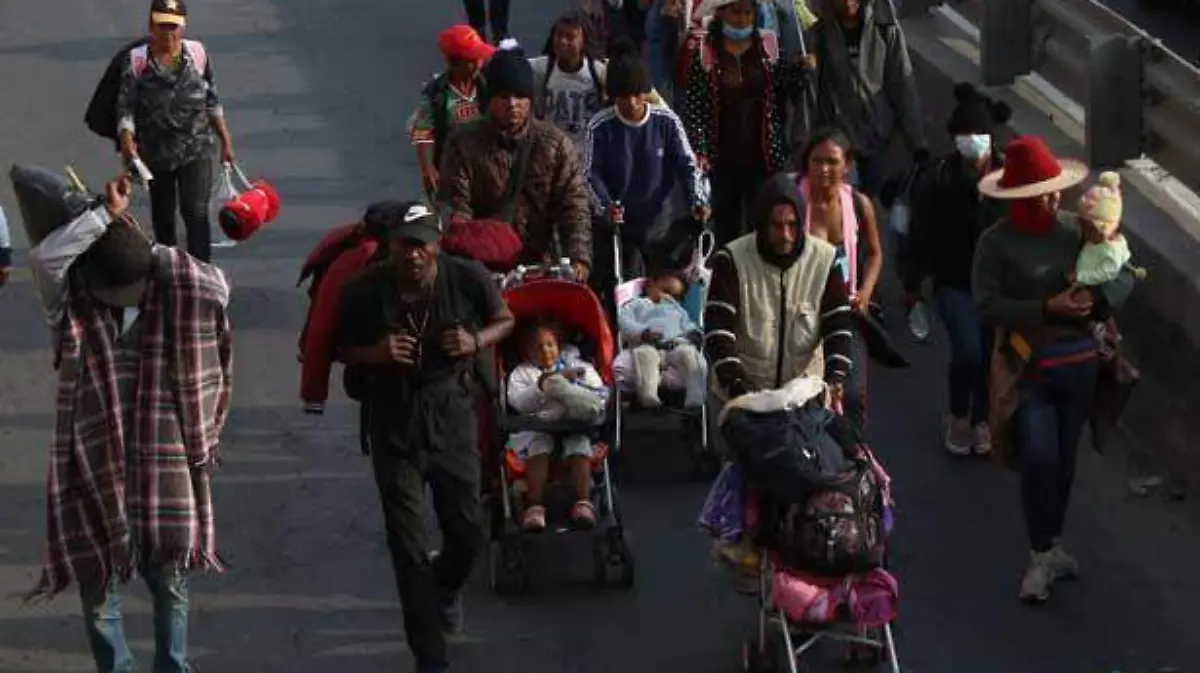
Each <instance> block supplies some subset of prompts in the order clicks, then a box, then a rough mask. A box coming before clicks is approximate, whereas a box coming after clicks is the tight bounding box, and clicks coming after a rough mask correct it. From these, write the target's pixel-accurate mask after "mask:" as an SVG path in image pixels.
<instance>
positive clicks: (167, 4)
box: [150, 0, 187, 26]
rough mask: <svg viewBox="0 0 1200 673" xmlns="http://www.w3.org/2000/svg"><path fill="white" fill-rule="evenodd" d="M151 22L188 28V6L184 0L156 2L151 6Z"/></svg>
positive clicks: (161, 0) (156, 0) (159, 0)
mask: <svg viewBox="0 0 1200 673" xmlns="http://www.w3.org/2000/svg"><path fill="white" fill-rule="evenodd" d="M150 22H151V23H166V24H171V25H175V26H186V25H187V5H185V4H183V0H154V2H152V3H151V4H150Z"/></svg>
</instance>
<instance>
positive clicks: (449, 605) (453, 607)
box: [438, 593, 466, 636]
mask: <svg viewBox="0 0 1200 673" xmlns="http://www.w3.org/2000/svg"><path fill="white" fill-rule="evenodd" d="M438 609H439V611H440V613H439V615H438V616H439V617H440V618H441V620H442V631H443V632H444V633H445V634H446V635H449V636H456V635H458V634H460V633H462V632H463V631H464V630H466V618H465V617H464V616H463V600H462V593H454V594H451V595H449V596H446V597H444V598H443V599H442V600H441V603H440V604H439V605H438Z"/></svg>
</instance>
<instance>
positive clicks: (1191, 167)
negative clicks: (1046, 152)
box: [901, 0, 1200, 191]
mask: <svg viewBox="0 0 1200 673" xmlns="http://www.w3.org/2000/svg"><path fill="white" fill-rule="evenodd" d="M938 5H947V6H949V7H951V8H952V9H954V11H956V12H958V13H959V14H961V15H962V16H963V17H965V18H966V19H967V20H968V21H970V22H971V23H972V24H974V25H975V26H978V27H979V31H980V45H979V47H980V58H981V62H982V71H983V73H982V74H983V84H985V85H987V86H1001V85H1011V84H1013V83H1014V82H1015V81H1016V79H1017V78H1018V77H1020V76H1023V75H1029V74H1032V73H1037V74H1038V75H1041V76H1042V77H1043V78H1045V79H1046V81H1048V82H1050V83H1051V84H1053V85H1054V86H1055V87H1057V88H1058V89H1059V90H1061V91H1062V92H1063V93H1064V94H1066V95H1067V97H1069V98H1071V99H1073V100H1075V101H1076V102H1078V103H1079V104H1080V105H1082V106H1083V108H1084V109H1085V111H1086V113H1085V119H1084V123H1085V127H1086V133H1085V135H1086V138H1087V142H1086V144H1087V154H1088V159H1089V161H1090V163H1091V164H1092V165H1093V166H1094V167H1096V168H1118V167H1121V166H1122V165H1123V164H1124V163H1125V162H1126V161H1128V160H1131V159H1137V158H1141V157H1142V156H1146V157H1148V158H1150V159H1152V160H1153V161H1154V162H1155V163H1157V164H1158V165H1160V166H1162V167H1163V169H1165V170H1166V171H1167V172H1168V173H1170V174H1171V175H1173V176H1174V177H1175V178H1176V179H1177V180H1179V181H1180V182H1183V183H1184V184H1186V185H1187V186H1188V187H1190V188H1192V189H1193V190H1194V191H1200V69H1198V68H1197V67H1196V66H1194V65H1192V64H1191V63H1189V62H1188V61H1187V60H1185V59H1183V58H1181V57H1180V56H1179V55H1178V54H1176V53H1174V52H1172V51H1171V50H1170V49H1168V48H1167V47H1165V46H1164V45H1163V44H1162V42H1161V41H1160V40H1158V39H1157V38H1155V37H1154V36H1152V35H1150V34H1149V33H1147V32H1145V31H1144V30H1142V29H1141V28H1139V27H1138V26H1136V25H1134V24H1132V23H1130V22H1129V21H1128V20H1126V19H1125V18H1124V17H1122V16H1121V15H1120V14H1118V13H1116V12H1115V11H1113V10H1111V9H1109V8H1108V7H1106V6H1104V5H1103V4H1101V3H1099V2H1097V1H1096V0H944V1H939V0H907V1H906V2H904V3H903V5H902V10H901V11H902V13H903V14H907V15H911V14H913V13H914V12H924V11H928V10H930V9H931V8H932V7H934V6H938ZM1198 41H1200V40H1198ZM1198 46H1200V45H1198Z"/></svg>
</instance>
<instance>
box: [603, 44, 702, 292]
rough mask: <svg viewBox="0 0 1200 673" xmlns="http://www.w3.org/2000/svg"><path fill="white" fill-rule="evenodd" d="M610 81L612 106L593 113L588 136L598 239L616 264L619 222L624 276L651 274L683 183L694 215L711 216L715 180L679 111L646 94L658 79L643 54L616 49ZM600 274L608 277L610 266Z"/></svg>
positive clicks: (605, 254)
mask: <svg viewBox="0 0 1200 673" xmlns="http://www.w3.org/2000/svg"><path fill="white" fill-rule="evenodd" d="M607 84H608V94H609V98H610V100H612V101H613V105H612V106H610V107H607V108H605V109H603V110H601V111H600V112H597V113H596V115H595V116H593V117H592V119H591V121H589V122H588V126H587V131H586V133H585V135H584V142H583V162H584V169H583V170H584V173H585V174H586V175H587V178H588V184H589V186H590V187H591V191H592V196H593V201H594V206H595V208H596V215H597V226H596V227H595V228H594V229H595V232H594V234H593V236H592V240H593V245H594V246H595V249H596V252H595V258H596V260H597V268H598V269H600V266H599V265H600V264H601V263H605V262H607V264H609V265H611V258H612V228H613V227H617V228H618V229H619V231H620V239H621V268H622V273H621V275H622V278H623V279H629V278H637V277H639V276H642V275H644V274H645V273H646V267H647V264H648V260H647V259H646V250H648V249H650V248H651V247H652V246H653V244H654V243H655V242H656V241H657V240H658V239H660V238H661V237H662V236H664V235H665V233H666V230H667V229H668V226H667V222H666V221H665V220H666V216H667V215H668V212H667V208H666V205H667V202H668V201H669V200H670V198H671V195H672V193H673V192H674V190H675V188H676V186H679V187H680V188H682V191H683V194H684V198H685V199H686V201H687V203H688V205H689V206H690V207H691V210H692V216H693V217H694V218H695V219H696V220H698V221H701V222H703V221H706V220H707V219H708V215H709V206H708V203H709V189H708V180H707V178H706V177H705V175H704V172H703V171H702V170H701V169H700V166H699V164H698V162H697V161H696V154H695V153H694V152H693V151H692V147H691V145H690V144H689V143H688V139H687V135H686V134H685V133H684V130H683V123H682V122H681V121H680V120H679V117H678V116H676V114H675V113H674V112H672V111H671V109H670V108H669V107H666V106H665V105H657V104H653V103H649V102H648V101H647V96H648V94H649V93H650V92H651V91H652V90H653V85H652V81H651V76H650V72H649V70H648V68H647V67H646V65H645V64H644V63H643V62H642V60H641V59H640V58H638V57H637V56H636V55H635V54H629V55H625V54H622V55H619V56H618V55H614V57H613V58H612V59H611V60H610V61H609V64H608V81H607ZM610 270H611V269H610V268H605V269H603V271H604V272H608V271H610ZM593 276H595V277H596V278H597V280H598V281H600V282H603V281H604V280H607V279H608V278H611V273H602V274H601V275H600V276H596V274H593Z"/></svg>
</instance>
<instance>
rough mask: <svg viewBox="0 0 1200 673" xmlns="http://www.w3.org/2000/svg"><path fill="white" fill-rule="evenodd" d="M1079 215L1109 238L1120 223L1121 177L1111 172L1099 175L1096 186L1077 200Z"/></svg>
mask: <svg viewBox="0 0 1200 673" xmlns="http://www.w3.org/2000/svg"><path fill="white" fill-rule="evenodd" d="M1079 214H1080V215H1081V216H1082V217H1083V218H1084V219H1086V220H1088V221H1089V222H1091V223H1092V224H1094V225H1095V226H1096V228H1097V229H1099V230H1100V231H1102V232H1103V233H1104V234H1105V235H1106V236H1111V235H1112V234H1113V233H1114V232H1115V231H1116V230H1117V226H1118V225H1119V224H1120V223H1121V176H1120V175H1119V174H1117V173H1115V172H1113V171H1105V172H1103V173H1101V174H1100V179H1099V180H1098V181H1097V182H1096V184H1095V185H1092V187H1091V189H1089V190H1087V192H1085V193H1084V194H1083V196H1082V197H1080V198H1079Z"/></svg>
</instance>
